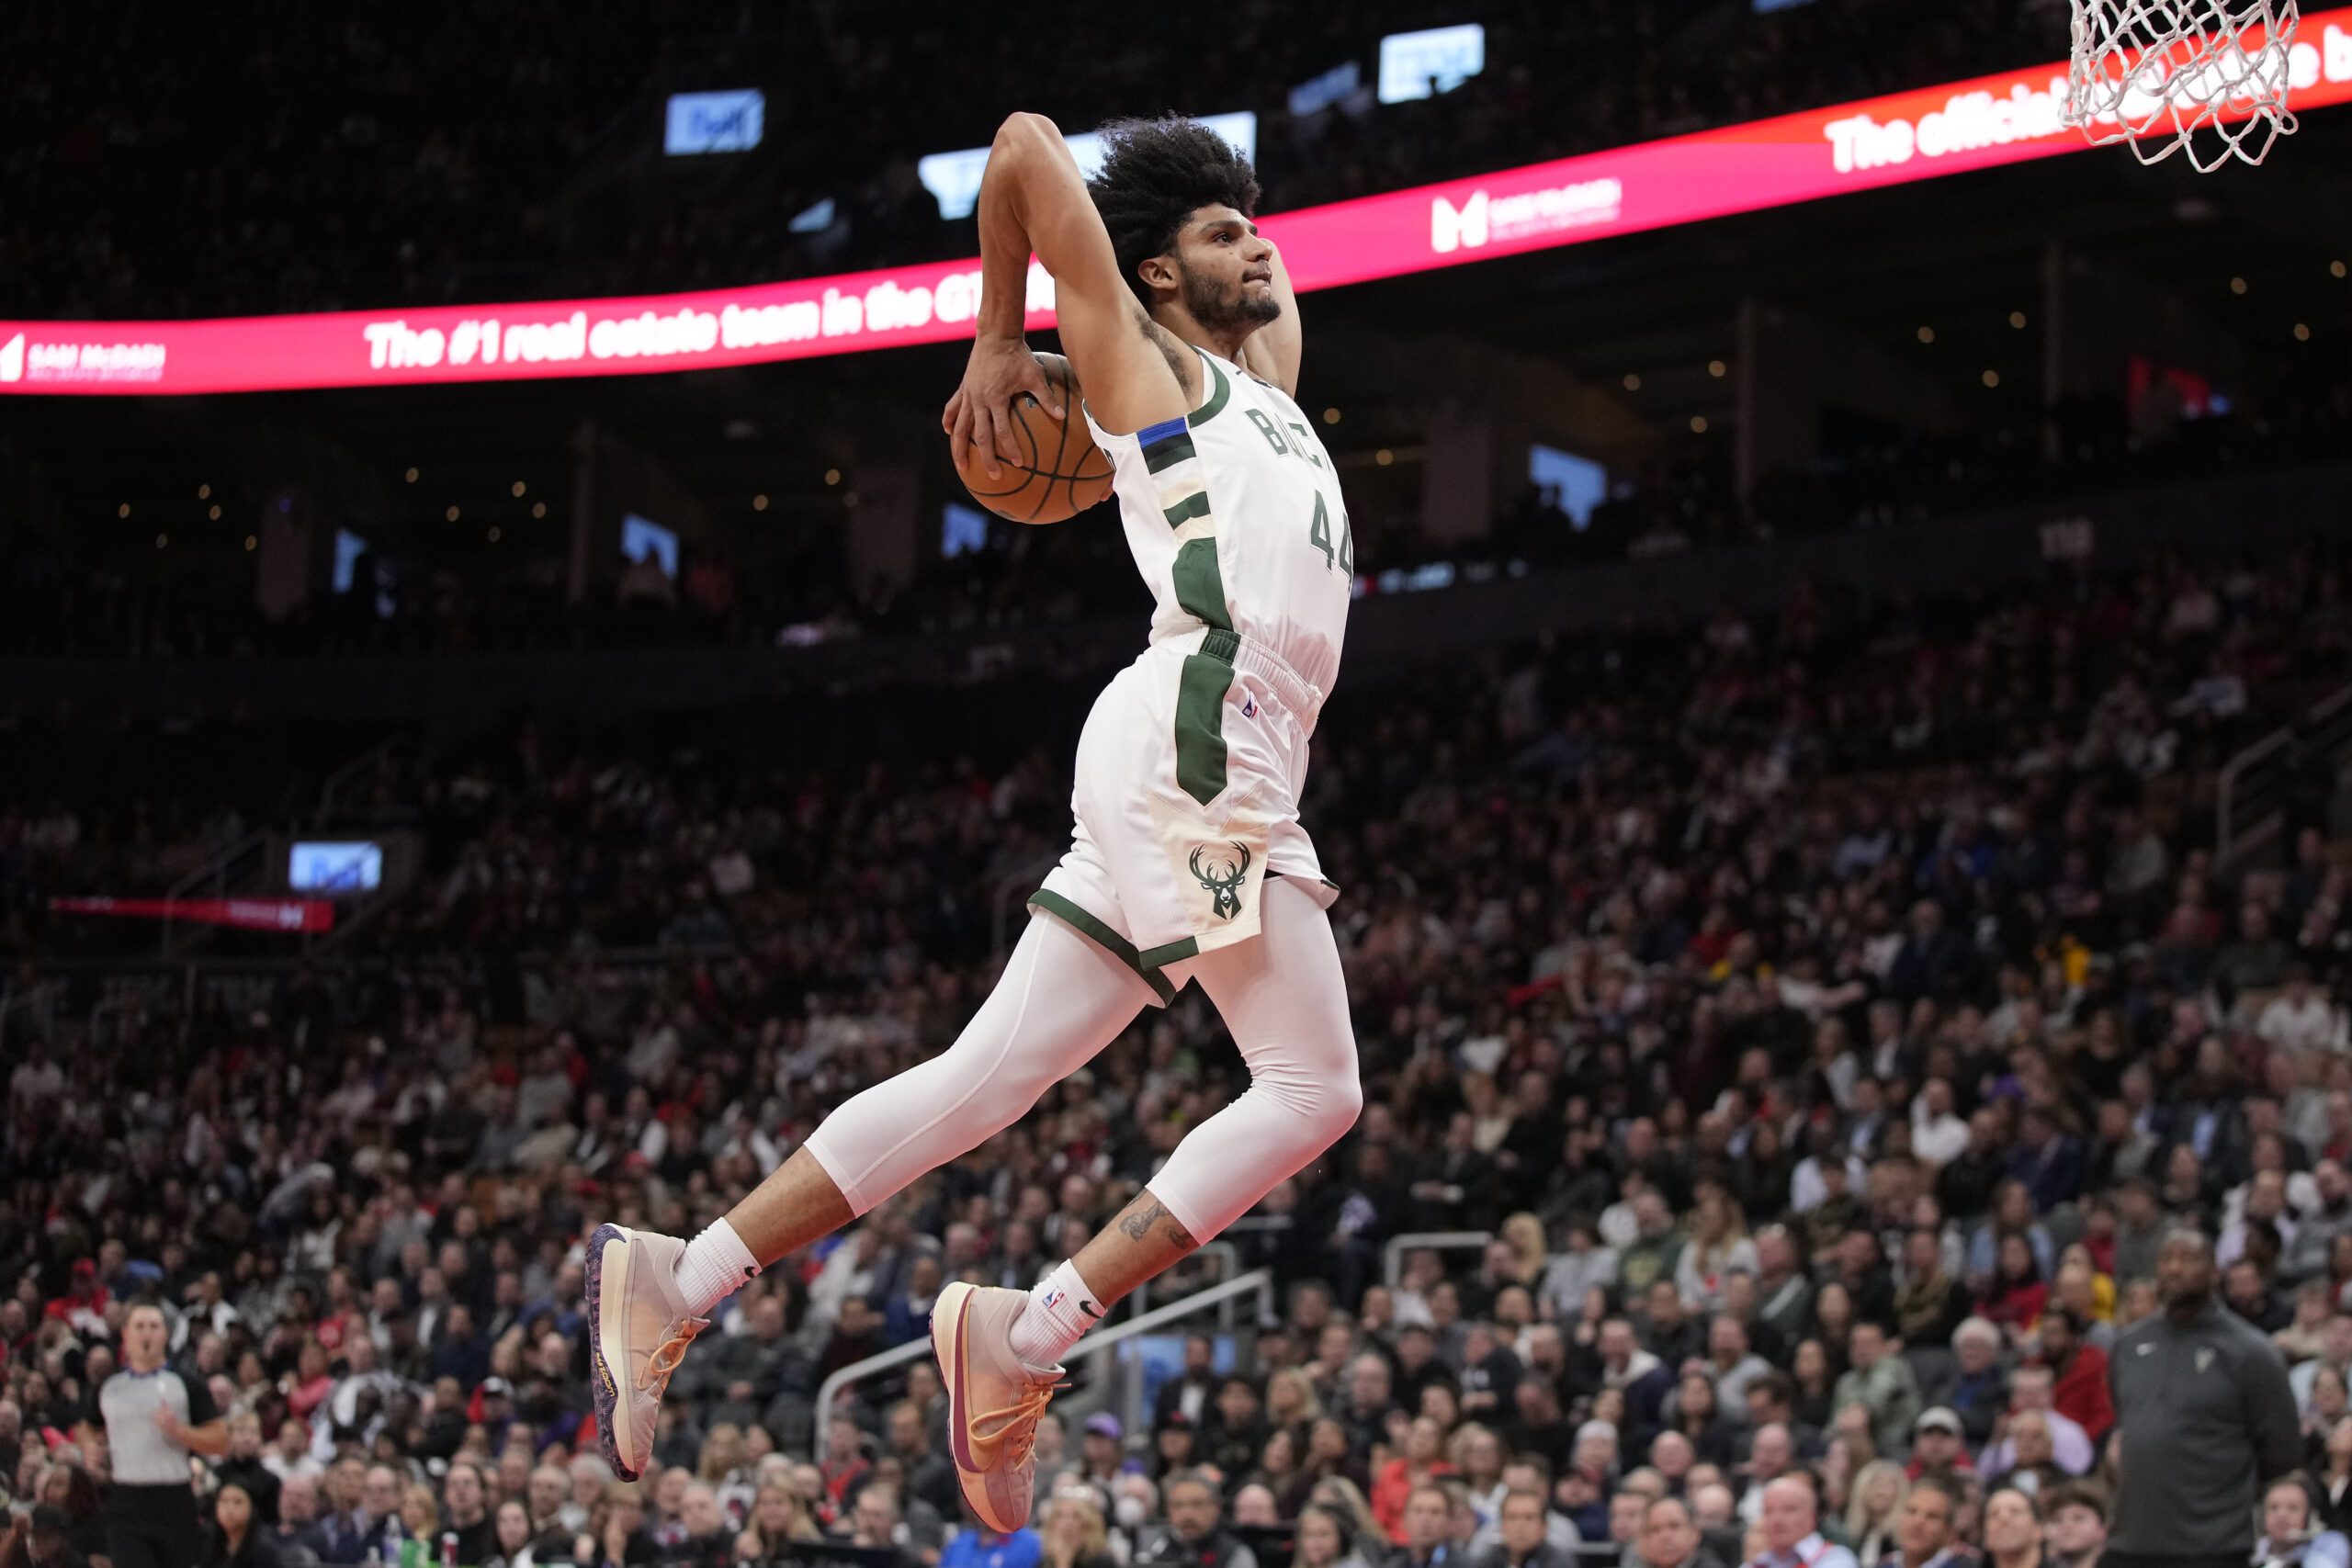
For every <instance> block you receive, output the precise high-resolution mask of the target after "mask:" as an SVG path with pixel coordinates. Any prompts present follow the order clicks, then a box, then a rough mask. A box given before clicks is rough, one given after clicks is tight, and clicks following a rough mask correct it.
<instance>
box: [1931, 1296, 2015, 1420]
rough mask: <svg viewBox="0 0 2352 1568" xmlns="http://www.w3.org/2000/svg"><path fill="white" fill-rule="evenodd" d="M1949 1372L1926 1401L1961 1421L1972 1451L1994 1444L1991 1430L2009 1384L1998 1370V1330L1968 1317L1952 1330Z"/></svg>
mask: <svg viewBox="0 0 2352 1568" xmlns="http://www.w3.org/2000/svg"><path fill="white" fill-rule="evenodd" d="M1951 1349H1952V1370H1951V1373H1950V1375H1949V1376H1948V1377H1947V1378H1946V1379H1945V1380H1944V1381H1943V1382H1940V1383H1939V1384H1938V1385H1937V1386H1936V1387H1935V1388H1933V1389H1930V1390H1928V1393H1927V1396H1926V1397H1927V1398H1928V1399H1929V1400H1931V1401H1933V1402H1934V1403H1935V1404H1939V1405H1941V1406H1943V1407H1944V1408H1945V1409H1948V1410H1950V1411H1951V1412H1952V1413H1953V1414H1955V1415H1956V1416H1959V1417H1960V1423H1961V1428H1962V1434H1963V1435H1964V1436H1965V1438H1967V1441H1968V1444H1969V1446H1970V1447H1972V1448H1975V1447H1981V1446H1983V1445H1985V1444H1986V1443H1989V1442H1991V1441H1992V1440H1993V1427H1994V1425H1995V1423H1996V1422H1997V1421H1998V1420H1999V1419H2000V1417H2001V1415H2002V1413H2003V1412H2004V1411H2006V1410H2007V1409H2008V1407H2009V1380H2008V1376H2007V1373H2006V1372H2004V1371H2002V1368H2001V1359H2000V1358H2001V1330H2000V1328H1999V1327H1998V1326H1997V1325H1995V1324H1994V1323H1993V1322H1992V1321H1991V1320H1990V1319H1987V1318H1982V1317H1971V1318H1969V1319H1968V1320H1967V1321H1965V1322H1963V1323H1962V1325H1960V1326H1959V1327H1958V1328H1955V1329H1953V1330H1952V1336H1951Z"/></svg>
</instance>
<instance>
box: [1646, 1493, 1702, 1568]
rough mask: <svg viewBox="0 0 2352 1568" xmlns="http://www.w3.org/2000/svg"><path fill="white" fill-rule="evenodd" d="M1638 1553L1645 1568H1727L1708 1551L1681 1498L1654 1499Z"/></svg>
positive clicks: (1688, 1507) (1688, 1505)
mask: <svg viewBox="0 0 2352 1568" xmlns="http://www.w3.org/2000/svg"><path fill="white" fill-rule="evenodd" d="M1637 1550H1638V1551H1640V1553H1641V1561H1642V1565H1643V1568H1723V1562H1722V1561H1721V1560H1720V1559H1718V1558H1717V1557H1716V1556H1715V1554H1714V1553H1713V1552H1712V1551H1708V1550H1707V1546H1706V1540H1705V1538H1704V1537H1703V1536H1702V1535H1701V1534H1700V1531H1699V1521H1698V1520H1697V1519H1696V1518H1695V1517H1692V1516H1691V1505H1690V1504H1688V1503H1686V1502H1684V1501H1683V1500H1682V1499H1681V1498H1679V1497H1658V1498H1654V1499H1653V1500H1652V1501H1651V1502H1650V1504H1649V1506H1646V1507H1645V1508H1644V1509H1643V1510H1642V1533H1641V1536H1640V1538H1639V1540H1638V1542H1637ZM1627 1568H1631V1565H1630V1564H1628V1565H1627Z"/></svg>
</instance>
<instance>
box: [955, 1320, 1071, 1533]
mask: <svg viewBox="0 0 2352 1568" xmlns="http://www.w3.org/2000/svg"><path fill="white" fill-rule="evenodd" d="M1028 1304H1029V1298H1028V1296H1027V1295H1026V1294H1025V1293H1024V1292H1020V1291H1001V1290H997V1289H994V1288H992V1287H989V1286H983V1285H967V1284H963V1283H961V1282H958V1283H956V1284H953V1285H950V1286H948V1287H947V1288H946V1289H945V1290H943V1291H941V1292H939V1299H938V1301H937V1302H935V1303H933V1305H932V1309H931V1348H932V1351H933V1354H934V1355H936V1356H937V1357H938V1358H939V1376H940V1381H941V1382H944V1383H945V1384H946V1386H947V1439H948V1448H949V1450H951V1452H952V1453H953V1454H954V1456H955V1460H956V1479H957V1480H959V1481H960V1482H962V1483H963V1485H964V1500H965V1501H966V1502H967V1503H969V1504H971V1506H972V1512H974V1513H976V1514H978V1516H979V1517H980V1522H981V1523H982V1524H985V1525H986V1526H988V1527H989V1529H992V1530H994V1531H996V1532H997V1533H998V1534H999V1535H1011V1534H1012V1532H1013V1531H1015V1530H1017V1529H1022V1528H1023V1526H1025V1525H1027V1524H1028V1522H1029V1505H1030V1502H1031V1500H1032V1499H1033V1498H1034V1497H1035V1495H1036V1490H1037V1452H1036V1450H1037V1421H1038V1418H1039V1417H1041V1416H1044V1415H1045V1414H1046V1404H1049V1403H1050V1402H1051V1401H1052V1399H1053V1397H1054V1390H1055V1389H1057V1388H1058V1387H1059V1386H1060V1385H1061V1378H1062V1369H1061V1368H1059V1367H1051V1368H1047V1369H1046V1370H1044V1371H1038V1370H1035V1369H1033V1368H1031V1367H1029V1366H1028V1365H1026V1364H1025V1363H1024V1362H1023V1360H1022V1359H1021V1358H1020V1357H1018V1356H1016V1355H1014V1354H1013V1353H1012V1325H1013V1320H1014V1319H1016V1318H1018V1317H1019V1316H1020V1315H1021V1313H1022V1309H1023V1308H1024V1307H1026V1306H1027V1305H1028Z"/></svg>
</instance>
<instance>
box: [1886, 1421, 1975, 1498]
mask: <svg viewBox="0 0 2352 1568" xmlns="http://www.w3.org/2000/svg"><path fill="white" fill-rule="evenodd" d="M1975 1468H1976V1464H1975V1461H1973V1460H1972V1459H1970V1458H1969V1456H1968V1448H1967V1444H1966V1442H1965V1441H1964V1438H1963V1429H1962V1426H1961V1421H1960V1416H1959V1415H1958V1414H1957V1413H1956V1412H1954V1411H1953V1410H1951V1408H1950V1407H1949V1406H1946V1405H1941V1404H1939V1405H1937V1406H1936V1407H1935V1408H1933V1409H1932V1410H1924V1411H1921V1412H1920V1414H1919V1419H1918V1421H1917V1423H1915V1424H1914V1425H1913V1427H1912V1428H1911V1460H1910V1463H1909V1464H1908V1465H1906V1466H1905V1469H1904V1476H1905V1479H1906V1480H1910V1481H1917V1480H1919V1479H1920V1478H1922V1477H1923V1476H1932V1477H1934V1478H1936V1479H1937V1480H1939V1481H1942V1482H1944V1483H1946V1484H1947V1485H1949V1486H1953V1487H1957V1486H1958V1485H1959V1484H1960V1483H1961V1480H1962V1477H1964V1476H1966V1475H1968V1474H1970V1473H1973V1472H1974V1470H1975Z"/></svg>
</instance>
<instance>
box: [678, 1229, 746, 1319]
mask: <svg viewBox="0 0 2352 1568" xmlns="http://www.w3.org/2000/svg"><path fill="white" fill-rule="evenodd" d="M759 1271H760V1260H759V1259H758V1258H754V1257H752V1249H751V1248H750V1247H745V1246H744V1245H743V1238H742V1237H741V1236H740V1235H736V1234H735V1227H734V1226H733V1225H730V1224H728V1223H727V1222H726V1220H724V1219H717V1220H713V1221H712V1222H711V1223H710V1226H709V1228H708V1229H707V1230H705V1231H704V1232H703V1233H702V1235H698V1236H696V1237H695V1238H694V1240H692V1241H690V1242H688V1243H686V1249H685V1251H684V1252H682V1253H680V1254H679V1255H678V1289H679V1291H680V1292H683V1293H684V1296H685V1298H686V1310H687V1311H688V1312H690V1313H692V1314H695V1316H696V1317H708V1316H709V1315H710V1309H711V1308H713V1307H715V1306H717V1305H718V1303H721V1302H723V1301H725V1300H726V1299H727V1298H728V1297H729V1296H731V1295H733V1294H734V1293H735V1292H738V1291H740V1290H741V1289H742V1288H743V1281H744V1280H748V1279H750V1278H751V1277H752V1275H754V1274H756V1273H758V1272H759Z"/></svg>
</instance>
